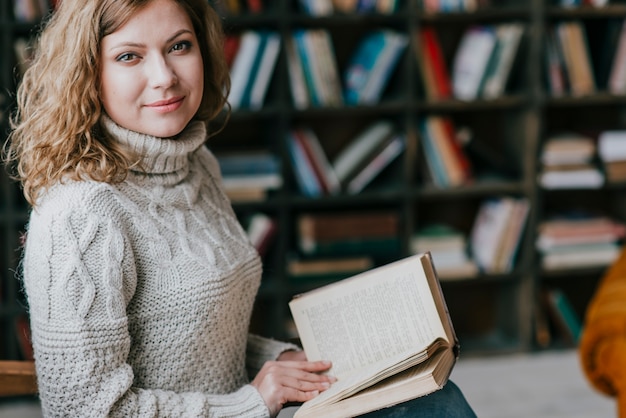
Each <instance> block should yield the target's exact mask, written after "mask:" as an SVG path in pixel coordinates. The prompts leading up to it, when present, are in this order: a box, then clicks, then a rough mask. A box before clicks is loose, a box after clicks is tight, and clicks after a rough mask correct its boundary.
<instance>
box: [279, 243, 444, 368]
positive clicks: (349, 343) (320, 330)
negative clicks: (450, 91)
mask: <svg viewBox="0 0 626 418" xmlns="http://www.w3.org/2000/svg"><path fill="white" fill-rule="evenodd" d="M422 256H424V255H422ZM422 256H414V257H409V258H406V259H404V260H400V261H398V262H395V263H392V264H389V265H386V266H383V267H380V268H377V269H374V270H370V271H368V272H366V273H362V274H359V275H357V276H355V277H353V278H350V279H347V280H343V281H341V282H338V283H335V284H332V285H329V286H326V287H323V288H321V289H317V290H315V291H313V292H309V293H307V294H305V295H302V296H300V297H298V298H295V299H294V300H292V301H291V302H290V308H291V310H292V314H293V317H294V320H295V322H296V326H297V328H298V332H299V334H300V339H301V342H302V345H303V347H304V350H305V352H306V354H307V357H308V359H309V360H319V359H325V360H331V361H332V362H333V368H332V370H331V371H330V373H332V374H333V375H335V376H336V377H337V378H339V379H341V377H342V376H346V375H348V374H350V373H352V372H353V371H355V370H358V369H360V368H362V367H364V366H366V365H370V364H374V363H377V362H381V361H384V360H385V359H389V358H391V357H395V356H397V355H399V354H402V353H417V352H420V351H424V350H425V349H426V348H427V347H428V345H430V344H431V343H432V342H433V341H434V340H435V339H437V338H442V339H444V340H446V341H447V340H448V338H447V337H446V333H445V331H444V329H443V326H442V324H441V319H440V318H439V315H438V313H437V308H436V306H435V303H434V301H433V297H432V295H431V293H430V289H429V285H428V280H427V278H426V276H425V274H424V270H423V267H422V264H421V261H420V260H421V257H422ZM425 257H427V256H425Z"/></svg>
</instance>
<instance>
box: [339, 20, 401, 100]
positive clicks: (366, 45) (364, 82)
mask: <svg viewBox="0 0 626 418" xmlns="http://www.w3.org/2000/svg"><path fill="white" fill-rule="evenodd" d="M407 44H408V39H407V36H406V35H404V34H400V33H398V32H393V31H391V30H379V31H374V32H371V33H369V34H367V35H366V36H365V37H364V38H363V39H362V40H361V41H360V43H359V44H358V46H357V47H356V49H355V51H354V53H353V55H352V57H351V58H350V60H349V63H348V65H347V68H346V70H345V73H344V78H343V79H344V100H345V102H346V104H349V105H357V104H372V103H376V102H378V101H379V99H380V95H381V93H382V90H383V89H384V87H385V85H386V83H387V81H388V80H389V76H390V74H391V72H392V70H393V68H394V67H395V65H396V63H397V62H398V59H399V57H400V54H401V52H402V51H403V50H404V48H405V47H406V45H407Z"/></svg>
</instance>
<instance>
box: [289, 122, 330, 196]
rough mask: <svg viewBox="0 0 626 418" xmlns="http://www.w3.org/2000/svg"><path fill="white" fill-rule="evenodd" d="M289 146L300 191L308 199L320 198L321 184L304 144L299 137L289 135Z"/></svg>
mask: <svg viewBox="0 0 626 418" xmlns="http://www.w3.org/2000/svg"><path fill="white" fill-rule="evenodd" d="M287 145H288V148H289V155H290V157H291V161H292V163H293V170H294V172H295V175H296V181H297V182H298V185H299V186H300V191H301V192H302V193H303V194H304V195H306V196H308V197H319V196H321V194H322V189H321V186H320V184H319V183H318V182H317V178H316V177H315V173H314V171H313V167H311V165H310V163H309V161H308V160H307V158H306V154H305V152H304V149H303V147H302V144H301V143H300V141H299V140H298V138H297V137H295V136H293V135H292V134H289V137H288V141H287Z"/></svg>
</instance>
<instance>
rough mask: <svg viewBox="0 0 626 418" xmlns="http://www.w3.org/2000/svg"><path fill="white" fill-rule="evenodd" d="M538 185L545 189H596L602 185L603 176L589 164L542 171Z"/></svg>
mask: <svg viewBox="0 0 626 418" xmlns="http://www.w3.org/2000/svg"><path fill="white" fill-rule="evenodd" d="M539 183H540V184H541V186H542V187H544V188H545V189H571V188H576V189H578V188H585V189H597V188H599V187H601V186H602V185H603V184H604V174H602V172H600V170H599V169H597V168H596V167H594V166H592V165H590V164H580V165H576V166H572V167H568V166H563V167H561V168H552V169H544V170H543V171H542V172H541V173H540V174H539Z"/></svg>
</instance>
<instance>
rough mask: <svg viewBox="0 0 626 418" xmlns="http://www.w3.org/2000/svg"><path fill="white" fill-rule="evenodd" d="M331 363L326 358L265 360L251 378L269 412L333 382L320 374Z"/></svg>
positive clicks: (311, 396) (302, 398)
mask: <svg viewBox="0 0 626 418" xmlns="http://www.w3.org/2000/svg"><path fill="white" fill-rule="evenodd" d="M330 366H331V363H330V362H327V361H314V362H309V361H271V362H267V363H265V365H263V367H262V368H261V370H260V371H259V373H258V374H257V375H256V377H255V378H254V380H253V381H252V385H253V386H254V387H256V388H257V390H258V391H259V393H260V394H261V396H262V397H263V400H264V401H265V403H266V405H267V406H268V408H269V410H270V412H271V413H272V415H274V414H275V413H278V411H279V410H280V409H281V408H282V406H283V405H284V404H285V403H287V402H306V401H308V400H310V399H313V398H314V397H315V396H317V395H318V394H319V393H320V392H322V391H324V390H326V389H328V388H329V387H330V385H331V384H332V383H333V382H335V381H336V379H335V378H334V377H333V376H328V375H324V374H320V372H324V371H327V370H328V369H329V368H330Z"/></svg>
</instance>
